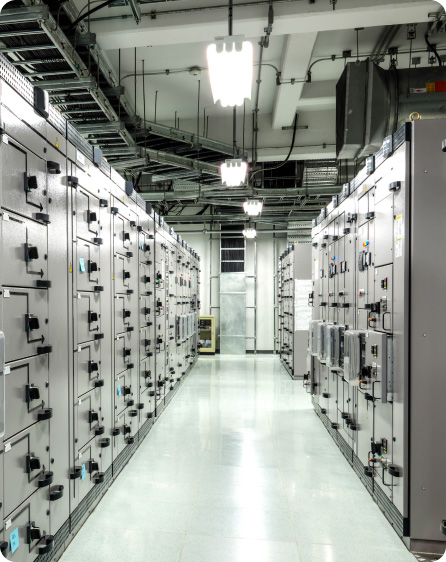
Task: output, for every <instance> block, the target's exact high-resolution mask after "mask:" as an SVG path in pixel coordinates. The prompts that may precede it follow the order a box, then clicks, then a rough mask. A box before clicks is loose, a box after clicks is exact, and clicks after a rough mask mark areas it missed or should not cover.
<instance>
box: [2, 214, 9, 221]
mask: <svg viewBox="0 0 446 562" xmlns="http://www.w3.org/2000/svg"><path fill="white" fill-rule="evenodd" d="M3 220H4V221H9V215H8V213H3Z"/></svg>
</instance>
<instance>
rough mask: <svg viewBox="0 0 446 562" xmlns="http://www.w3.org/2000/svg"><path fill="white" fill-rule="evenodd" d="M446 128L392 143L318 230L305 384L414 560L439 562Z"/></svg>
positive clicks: (416, 128)
mask: <svg viewBox="0 0 446 562" xmlns="http://www.w3.org/2000/svg"><path fill="white" fill-rule="evenodd" d="M444 123H445V121H444V120H420V121H416V122H411V123H407V124H406V125H405V126H404V127H403V128H402V129H401V130H399V131H398V132H397V133H395V134H394V135H393V137H390V139H391V141H392V142H389V137H388V138H386V139H384V144H383V148H382V149H381V150H380V151H379V152H378V153H377V154H376V155H375V156H374V157H373V158H370V159H368V161H367V166H366V168H364V169H363V170H362V171H361V172H360V173H359V174H358V176H357V177H356V178H354V179H353V180H352V181H351V182H350V183H349V184H347V186H346V187H344V189H343V191H342V193H340V194H339V196H338V197H337V198H336V200H335V201H334V202H332V203H331V204H330V205H329V206H328V207H327V208H326V209H324V210H323V212H322V213H321V214H320V216H319V217H318V218H317V219H315V220H313V230H312V250H313V263H314V264H315V268H314V271H313V279H312V287H311V302H312V303H313V309H312V310H313V314H312V320H311V322H310V328H309V331H310V337H309V347H308V367H309V372H308V379H309V380H308V382H307V383H306V387H307V389H310V391H311V394H312V400H313V405H314V408H315V410H316V413H317V414H318V415H319V416H320V417H321V419H322V420H323V422H324V424H325V426H326V427H328V428H331V430H332V435H333V436H334V438H335V440H336V443H337V444H338V445H339V447H340V449H341V450H342V451H343V453H344V455H345V456H346V458H347V459H348V461H349V462H350V464H351V465H352V467H353V468H354V469H355V470H356V472H357V473H358V475H359V477H360V478H361V480H362V481H363V482H364V483H365V485H366V487H367V489H368V490H369V491H370V493H371V494H373V496H374V498H375V500H376V501H377V503H378V504H379V506H380V507H381V509H382V510H383V511H384V513H385V514H386V515H387V517H388V518H389V520H390V521H391V522H392V525H393V527H394V529H395V530H396V531H397V533H398V534H399V535H400V536H401V537H404V538H405V540H406V541H407V544H408V545H409V547H410V548H411V549H414V550H416V551H418V552H433V550H432V548H435V552H438V553H439V554H442V553H443V552H444V544H445V536H444V535H443V534H442V533H441V532H440V524H441V521H444V520H446V511H445V504H444V498H445V497H446V484H445V483H444V477H443V471H444V466H445V465H446V449H445V448H444V447H443V435H442V429H441V428H442V427H443V420H442V418H441V414H440V413H441V412H443V411H444V398H445V396H446V379H445V378H444V377H443V376H442V373H444V359H443V356H442V355H443V353H442V349H443V348H444V345H445V342H444V330H443V318H444V312H445V310H444V306H442V305H441V302H442V301H441V297H439V295H441V294H442V293H443V285H442V284H443V283H444V277H445V275H446V265H445V264H443V262H441V263H439V261H438V259H437V256H436V253H435V252H436V248H437V246H436V242H439V241H440V240H442V239H443V238H444V228H443V227H444V208H445V203H446V194H445V191H444V158H445V156H444V152H443V151H442V146H445V144H446V141H445V142H443V141H444V131H445V126H444ZM442 225H443V227H442ZM442 228H443V230H442ZM432 264H435V267H433V266H432ZM442 334H443V336H442ZM420 435H422V436H423V437H422V438H421V439H420V438H419V436H420ZM427 482H429V484H427Z"/></svg>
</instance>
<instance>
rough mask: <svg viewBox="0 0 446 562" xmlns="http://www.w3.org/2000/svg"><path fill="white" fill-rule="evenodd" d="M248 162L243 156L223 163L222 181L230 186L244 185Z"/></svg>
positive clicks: (221, 170)
mask: <svg viewBox="0 0 446 562" xmlns="http://www.w3.org/2000/svg"><path fill="white" fill-rule="evenodd" d="M247 170H248V164H247V163H246V162H243V160H242V159H241V158H233V159H232V160H226V162H225V163H224V164H222V165H221V168H220V172H221V183H224V184H226V185H227V186H228V187H238V186H240V185H243V184H244V183H245V180H246V172H247Z"/></svg>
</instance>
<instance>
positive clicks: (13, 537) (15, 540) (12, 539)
mask: <svg viewBox="0 0 446 562" xmlns="http://www.w3.org/2000/svg"><path fill="white" fill-rule="evenodd" d="M9 548H10V549H11V552H12V553H14V552H15V551H16V550H17V549H18V548H19V528H18V527H17V528H16V529H14V531H12V533H11V534H10V535H9Z"/></svg>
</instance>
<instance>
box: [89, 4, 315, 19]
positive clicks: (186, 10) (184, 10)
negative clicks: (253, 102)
mask: <svg viewBox="0 0 446 562" xmlns="http://www.w3.org/2000/svg"><path fill="white" fill-rule="evenodd" d="M177 1H178V0H177ZM305 1H306V0H275V1H274V4H290V3H291V4H295V3H298V2H302V3H303V2H305ZM269 4H270V0H257V1H256V2H244V3H241V4H235V5H236V6H237V7H238V8H251V7H252V6H265V5H268V6H269ZM227 8H228V5H227V4H224V5H219V6H201V7H198V8H182V9H178V10H165V11H163V12H158V11H157V12H156V17H157V18H158V17H159V16H164V15H171V14H188V13H193V12H206V11H214V10H226V9H227ZM153 13H154V12H153V10H152V11H151V12H147V13H144V14H141V16H142V17H150V18H153ZM131 17H132V16H129V15H126V14H123V15H122V16H105V17H102V18H92V20H91V21H110V20H116V19H119V20H122V19H124V20H125V19H128V18H131Z"/></svg>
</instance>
